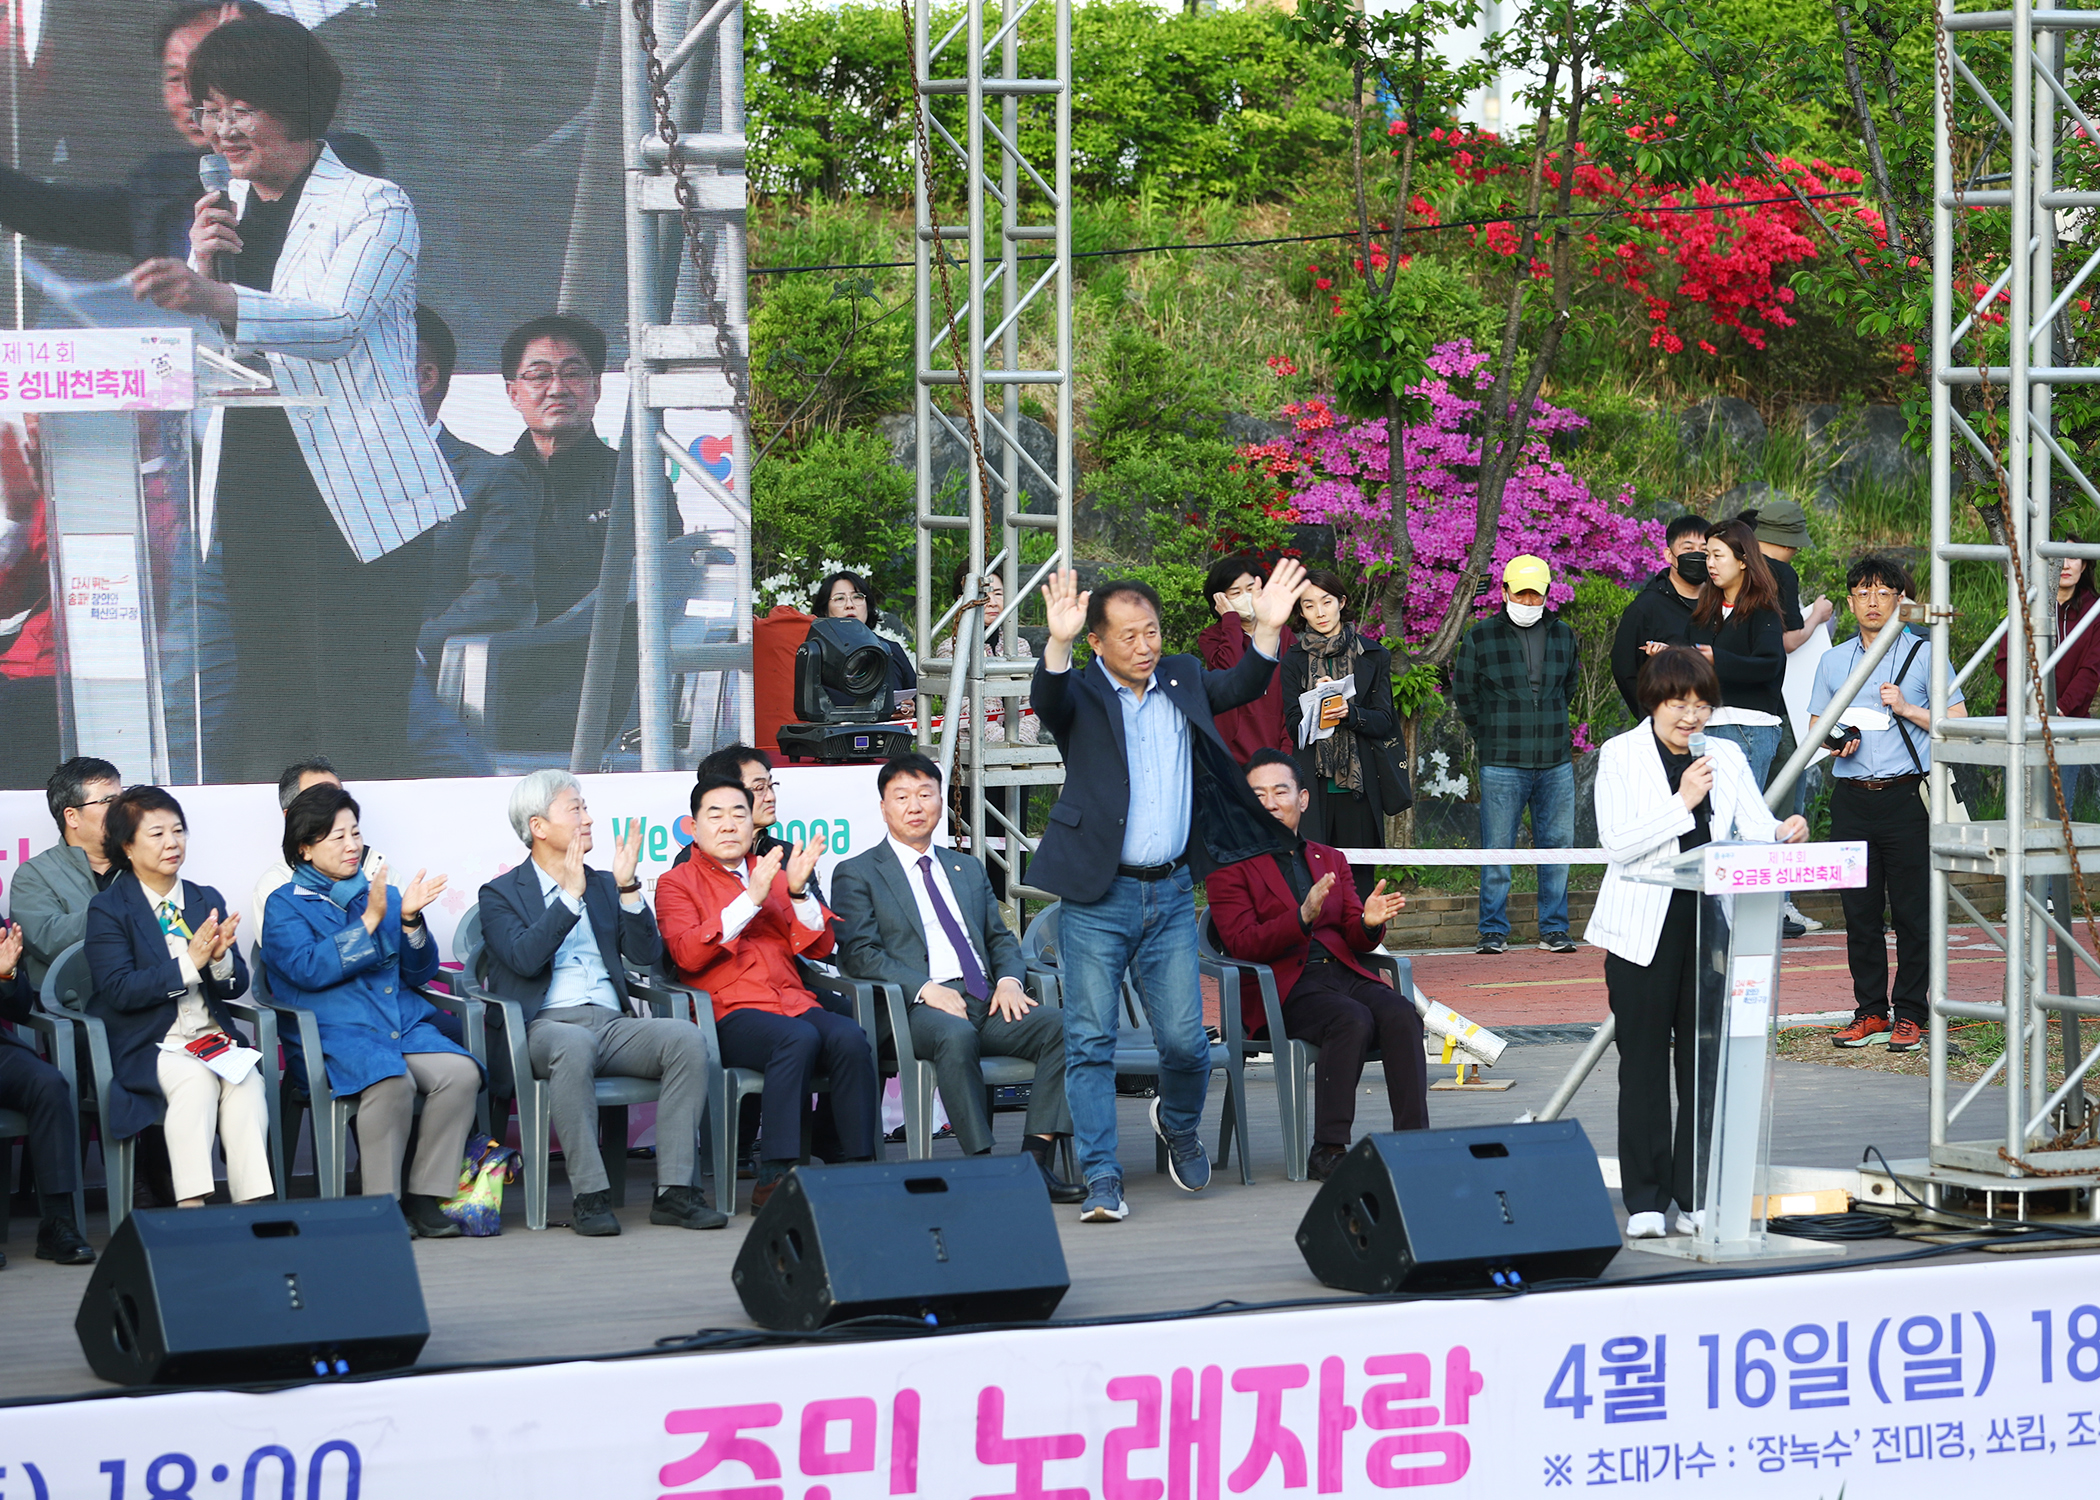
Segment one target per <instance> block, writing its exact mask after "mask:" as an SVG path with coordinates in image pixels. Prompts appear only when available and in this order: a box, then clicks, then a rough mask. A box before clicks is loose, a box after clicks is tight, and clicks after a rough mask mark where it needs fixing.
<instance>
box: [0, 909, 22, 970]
mask: <svg viewBox="0 0 2100 1500" xmlns="http://www.w3.org/2000/svg"><path fill="white" fill-rule="evenodd" d="M21 961H22V924H21V923H19V922H9V923H7V924H6V925H5V927H4V928H0V977H5V978H8V979H12V978H14V977H15V966H16V965H17V964H19V963H20V962H21Z"/></svg>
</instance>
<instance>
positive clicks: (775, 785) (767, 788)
mask: <svg viewBox="0 0 2100 1500" xmlns="http://www.w3.org/2000/svg"><path fill="white" fill-rule="evenodd" d="M744 790H745V791H747V792H749V793H751V795H753V796H754V797H755V796H757V795H758V794H759V793H760V792H777V791H779V790H780V783H779V782H777V781H747V782H745V783H744Z"/></svg>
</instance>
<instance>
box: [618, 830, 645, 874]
mask: <svg viewBox="0 0 2100 1500" xmlns="http://www.w3.org/2000/svg"><path fill="white" fill-rule="evenodd" d="M641 862H642V820H641V819H640V818H629V819H628V820H627V836H626V837H625V838H623V839H621V840H620V846H619V848H617V849H615V850H614V851H613V882H614V884H616V885H621V886H629V885H633V884H634V871H635V866H637V865H639V864H640V863H641Z"/></svg>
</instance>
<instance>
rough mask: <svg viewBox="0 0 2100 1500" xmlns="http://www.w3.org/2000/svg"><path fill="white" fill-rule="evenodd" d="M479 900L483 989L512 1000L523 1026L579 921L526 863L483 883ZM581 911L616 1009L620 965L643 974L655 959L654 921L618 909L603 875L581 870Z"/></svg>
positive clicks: (616, 892)
mask: <svg viewBox="0 0 2100 1500" xmlns="http://www.w3.org/2000/svg"><path fill="white" fill-rule="evenodd" d="M480 899H481V938H482V941H483V942H484V943H486V944H487V945H488V960H489V972H488V987H489V989H490V990H491V991H492V992H493V993H494V994H495V995H496V996H497V997H498V998H499V999H503V1000H515V1001H517V1002H518V1003H519V1004H520V1005H521V1006H523V1007H524V1010H525V1019H526V1020H527V1021H530V1020H531V1019H532V1018H533V1017H534V1016H535V1015H537V1014H539V1009H540V1005H541V1002H543V1001H544V1000H545V999H546V998H547V986H548V984H549V983H550V982H551V981H552V980H553V978H554V955H555V953H556V952H557V951H558V950H559V949H560V948H561V945H562V940H563V939H564V938H566V937H567V936H568V935H569V929H570V928H572V927H574V926H575V925H576V924H577V923H578V922H579V921H581V920H583V918H582V917H579V916H577V914H576V913H574V912H572V911H570V910H569V906H568V903H567V902H565V901H563V900H562V899H561V898H560V897H559V896H557V897H555V898H554V899H553V900H551V901H550V900H549V899H548V898H547V897H546V896H545V895H544V894H543V893H542V892H541V890H540V874H539V867H538V866H537V865H535V864H533V862H532V860H531V859H530V858H527V859H525V860H523V861H521V862H520V863H519V865H518V867H517V868H516V869H514V870H508V871H506V872H505V873H503V874H501V875H498V876H497V877H496V878H495V879H494V880H491V881H490V882H489V883H488V884H487V885H485V886H483V887H482V888H481V898H480ZM583 910H584V914H585V916H588V917H589V918H590V923H591V934H592V936H594V937H596V938H597V940H598V957H599V959H600V960H601V961H603V963H604V964H605V972H606V973H607V974H609V975H610V976H612V984H613V988H614V989H615V990H618V991H619V993H620V1000H621V1003H622V1004H623V1005H624V1004H625V1003H626V1000H627V970H628V967H629V966H630V965H631V966H633V967H634V968H637V969H648V968H651V967H653V966H654V965H655V963H656V961H657V960H658V959H659V958H661V957H662V956H663V951H664V942H663V938H662V937H661V936H660V935H659V934H658V933H657V930H656V916H655V914H654V913H653V912H651V911H650V910H649V908H648V906H647V905H646V904H644V905H643V907H642V909H641V910H640V911H637V912H631V911H627V910H624V909H623V908H622V907H621V905H620V888H619V885H618V884H617V883H616V882H615V881H614V880H613V877H612V872H611V871H609V870H585V871H584V872H583Z"/></svg>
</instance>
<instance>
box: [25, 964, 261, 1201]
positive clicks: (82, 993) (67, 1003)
mask: <svg viewBox="0 0 2100 1500" xmlns="http://www.w3.org/2000/svg"><path fill="white" fill-rule="evenodd" d="M94 987H95V981H94V975H93V974H92V973H91V972H90V970H89V968H88V961H87V945H86V944H85V943H75V944H73V946H72V947H70V948H68V949H66V950H65V951H64V952H63V953H61V954H59V955H58V957H57V958H56V959H54V960H53V961H52V964H51V967H50V969H49V970H48V971H47V972H46V973H45V975H44V988H43V992H42V994H41V995H39V996H38V1002H39V1003H40V1004H41V1005H42V1006H43V1008H44V1013H45V1014H46V1015H49V1016H54V1017H57V1018H58V1019H60V1020H61V1021H64V1022H67V1023H69V1024H71V1025H72V1026H74V1027H75V1028H77V1035H78V1036H79V1038H80V1039H81V1041H83V1042H84V1043H85V1045H86V1049H87V1054H88V1062H89V1071H90V1077H91V1079H92V1081H93V1084H94V1087H93V1089H92V1091H91V1097H90V1094H88V1093H83V1092H82V1090H80V1089H79V1087H78V1086H77V1080H76V1086H75V1089H74V1098H75V1099H76V1100H78V1101H79V1102H80V1107H81V1112H82V1114H84V1115H85V1114H92V1116H93V1118H94V1121H95V1133H96V1135H97V1136H98V1137H99V1138H100V1140H101V1142H102V1175H103V1178H104V1180H105V1181H106V1183H107V1185H108V1196H109V1232H110V1233H111V1234H115V1233H116V1232H117V1226H118V1225H119V1224H122V1223H123V1222H124V1220H125V1219H126V1217H128V1216H129V1215H130V1213H131V1198H132V1189H133V1187H134V1186H135V1185H136V1183H137V1181H138V1142H137V1138H136V1137H129V1138H127V1139H124V1140H121V1141H120V1140H116V1139H114V1138H113V1137H112V1135H111V1133H110V1129H109V1116H108V1114H107V1112H106V1107H105V1106H106V1101H107V1100H108V1098H109V1087H110V1079H111V1077H112V1076H114V1069H112V1068H111V1066H110V1060H109V1030H108V1028H107V1027H105V1026H104V1025H103V1024H102V1018H101V1017H100V1016H94V1015H90V1014H88V1009H87V1003H88V997H89V996H90V995H91V994H92V993H93V992H94ZM221 1003H222V1004H224V1005H225V1007H226V1009H227V1010H228V1011H230V1012H231V1013H232V1014H233V1017H234V1019H235V1020H237V1021H242V1022H245V1023H246V1024H247V1025H248V1026H249V1027H251V1028H252V1029H253V1031H254V1036H253V1042H254V1046H255V1050H256V1051H258V1052H260V1053H261V1054H262V1061H261V1062H259V1063H257V1064H256V1067H257V1069H258V1070H260V1071H261V1073H262V1076H263V1093H264V1096H265V1100H266V1107H267V1110H268V1115H269V1152H270V1182H271V1187H272V1189H273V1190H274V1192H275V1195H276V1197H278V1198H279V1199H282V1198H283V1197H284V1196H285V1183H284V1120H283V1117H282V1116H281V1114H280V1113H279V1111H278V1101H277V1093H278V1080H279V1074H280V1071H281V1069H282V1066H283V1064H282V1061H281V1060H280V1058H279V1055H278V1047H277V1017H276V1015H275V1013H274V1012H272V1011H271V1009H270V1008H269V1007H268V1006H267V1005H256V1004H253V1003H251V1002H250V1001H248V1000H227V1001H222V1002H221ZM155 1122H156V1123H158V1117H157V1116H156V1121H155Z"/></svg>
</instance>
